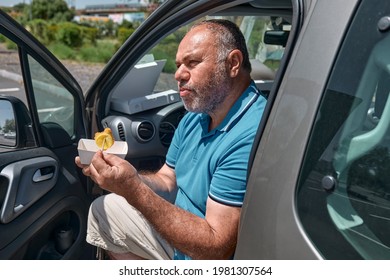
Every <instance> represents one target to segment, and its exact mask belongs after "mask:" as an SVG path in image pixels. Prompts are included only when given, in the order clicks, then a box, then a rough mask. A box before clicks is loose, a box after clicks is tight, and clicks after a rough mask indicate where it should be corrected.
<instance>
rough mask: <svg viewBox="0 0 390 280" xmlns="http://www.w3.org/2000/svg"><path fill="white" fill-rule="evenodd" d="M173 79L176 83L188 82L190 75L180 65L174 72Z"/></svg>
mask: <svg viewBox="0 0 390 280" xmlns="http://www.w3.org/2000/svg"><path fill="white" fill-rule="evenodd" d="M175 79H176V81H178V82H180V81H188V80H189V79H190V73H189V72H188V70H187V69H186V68H185V66H184V65H181V66H180V67H179V68H177V70H176V72H175Z"/></svg>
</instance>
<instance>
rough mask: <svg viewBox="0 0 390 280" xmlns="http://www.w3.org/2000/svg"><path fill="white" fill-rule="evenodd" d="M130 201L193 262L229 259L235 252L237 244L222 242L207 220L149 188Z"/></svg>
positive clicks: (143, 189) (139, 191)
mask: <svg viewBox="0 0 390 280" xmlns="http://www.w3.org/2000/svg"><path fill="white" fill-rule="evenodd" d="M125 197H126V196H125ZM126 199H128V201H129V203H130V204H132V205H133V206H134V207H135V208H137V209H138V210H139V211H140V212H141V213H142V214H143V215H144V216H145V218H146V219H147V220H148V221H149V222H150V223H151V224H152V225H153V227H154V228H155V229H156V230H157V231H158V232H159V233H160V234H161V236H162V237H163V238H164V239H166V240H167V241H168V242H169V243H170V244H171V245H172V246H173V247H175V248H177V249H178V250H180V251H181V252H182V253H184V254H186V255H188V256H190V257H191V258H193V259H219V258H228V257H229V256H230V255H231V254H232V253H233V252H234V247H235V243H234V244H229V245H226V244H225V243H224V242H220V240H218V237H217V234H216V233H215V231H214V230H213V229H212V227H211V226H210V225H209V223H208V222H207V221H206V220H205V219H202V218H200V217H198V216H196V215H194V214H192V213H190V212H188V211H185V210H183V209H181V208H179V207H177V206H175V205H173V204H171V203H169V202H167V201H165V200H164V199H161V197H159V196H158V195H156V194H155V193H154V192H152V191H150V189H149V188H147V187H146V186H140V187H139V189H137V191H136V193H134V194H133V195H132V197H126Z"/></svg>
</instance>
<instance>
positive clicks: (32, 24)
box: [27, 19, 49, 44]
mask: <svg viewBox="0 0 390 280" xmlns="http://www.w3.org/2000/svg"><path fill="white" fill-rule="evenodd" d="M27 29H28V30H29V31H30V33H31V34H33V35H34V36H35V37H36V38H37V39H38V40H39V41H40V42H42V43H43V44H47V43H49V40H48V36H47V34H48V24H47V21H45V20H43V19H34V20H31V21H29V22H28V24H27Z"/></svg>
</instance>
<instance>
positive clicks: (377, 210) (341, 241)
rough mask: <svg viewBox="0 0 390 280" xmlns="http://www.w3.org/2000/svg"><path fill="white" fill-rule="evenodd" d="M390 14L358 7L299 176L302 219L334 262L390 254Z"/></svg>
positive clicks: (384, 8) (366, 4) (383, 7)
mask: <svg viewBox="0 0 390 280" xmlns="http://www.w3.org/2000/svg"><path fill="white" fill-rule="evenodd" d="M379 7H380V8H379ZM389 15H390V3H389V2H386V3H385V2H383V1H382V2H381V3H380V4H379V1H377V0H374V1H372V0H365V1H363V2H362V4H361V5H360V6H359V8H358V10H357V13H356V16H355V18H354V20H353V21H352V23H351V26H350V29H349V31H348V33H347V35H346V39H345V42H344V43H343V46H342V48H341V50H340V53H339V56H338V58H337V60H336V62H335V65H334V69H333V71H332V74H331V76H330V79H329V82H328V85H327V87H326V89H325V92H324V97H323V100H322V102H321V105H320V108H319V112H318V116H317V118H316V121H315V123H314V127H313V131H312V135H311V139H310V142H309V145H308V149H307V153H306V156H305V161H304V164H303V167H302V172H301V174H300V180H299V186H298V192H297V209H298V213H299V218H300V220H301V223H302V226H303V228H304V229H305V231H306V232H307V234H308V236H309V238H310V239H311V240H312V242H313V244H314V245H315V246H316V247H317V249H318V250H319V251H320V253H321V254H322V255H323V257H324V258H327V259H340V258H343V259H345V258H347V259H389V258H390V236H389V234H388V232H389V228H390V150H389V148H390V99H389V98H388V95H389V93H390V52H389V50H390V23H389V20H388V19H389Z"/></svg>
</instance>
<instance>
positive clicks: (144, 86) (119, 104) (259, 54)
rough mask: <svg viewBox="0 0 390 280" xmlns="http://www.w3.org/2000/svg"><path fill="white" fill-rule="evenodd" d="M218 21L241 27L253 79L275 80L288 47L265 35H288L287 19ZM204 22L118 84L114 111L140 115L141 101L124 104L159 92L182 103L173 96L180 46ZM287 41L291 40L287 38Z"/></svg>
mask: <svg viewBox="0 0 390 280" xmlns="http://www.w3.org/2000/svg"><path fill="white" fill-rule="evenodd" d="M207 18H208V19H209V18H213V17H211V16H208V17H207ZM214 18H215V17H214ZM218 18H225V19H228V20H231V21H233V22H235V23H236V24H237V25H238V26H240V29H241V30H242V32H243V34H244V36H245V39H246V42H247V46H248V51H249V55H250V60H251V63H252V78H253V79H254V80H255V81H256V82H257V83H264V82H266V81H272V80H273V79H274V77H275V73H276V71H277V70H278V68H279V63H280V61H281V59H282V56H283V53H284V47H285V46H284V45H283V44H282V43H280V42H278V41H277V40H276V41H269V42H268V43H267V42H266V41H265V40H264V35H265V33H266V31H271V30H280V31H286V32H288V28H289V24H288V22H287V21H286V20H285V19H283V18H279V17H270V16H218ZM204 19H206V17H203V18H201V19H198V20H197V21H193V22H191V23H189V24H188V25H185V26H183V27H181V28H179V29H178V30H176V31H174V32H173V33H171V34H169V35H168V36H166V37H165V38H164V39H162V40H161V41H160V42H159V43H158V44H157V45H156V46H154V47H153V48H152V49H151V50H150V51H149V52H148V53H147V54H146V55H145V56H144V57H143V58H142V59H141V60H140V61H139V62H138V64H137V65H136V66H135V67H134V68H132V69H131V70H130V71H129V72H128V74H127V75H125V77H124V78H123V79H122V81H121V82H120V83H118V85H117V86H116V88H115V89H114V91H113V93H112V96H111V97H112V98H113V99H112V101H111V109H114V110H115V111H119V112H122V113H127V114H133V113H136V112H138V110H141V107H142V106H138V104H139V103H138V102H134V104H137V105H134V106H132V104H127V102H123V101H124V100H128V99H129V98H133V99H134V98H139V97H144V96H147V95H151V94H155V93H160V94H161V93H165V94H167V95H168V96H169V98H171V99H172V101H174V102H176V101H178V99H179V98H178V97H177V98H176V97H172V93H173V92H174V91H175V90H176V89H177V83H176V81H175V78H174V73H175V71H176V63H175V57H176V51H177V47H178V45H179V43H180V41H181V39H182V38H183V37H184V35H185V34H186V32H187V31H188V29H189V28H190V27H191V26H192V25H194V24H195V23H196V22H198V21H201V20H204ZM285 39H286V40H287V37H286V38H285ZM129 84H131V85H132V88H131V91H129V86H128V85H129ZM154 97H156V96H154ZM159 97H160V96H159ZM136 106H138V107H137V108H136Z"/></svg>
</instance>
